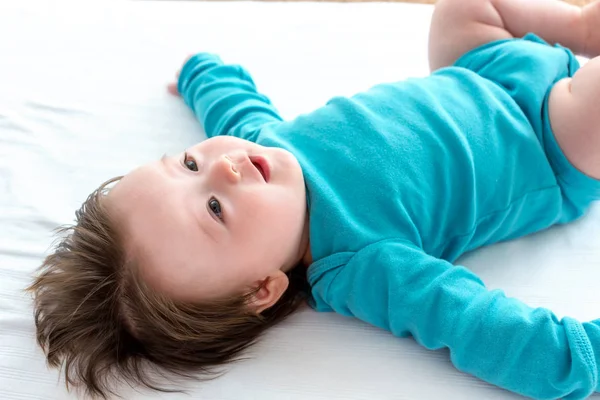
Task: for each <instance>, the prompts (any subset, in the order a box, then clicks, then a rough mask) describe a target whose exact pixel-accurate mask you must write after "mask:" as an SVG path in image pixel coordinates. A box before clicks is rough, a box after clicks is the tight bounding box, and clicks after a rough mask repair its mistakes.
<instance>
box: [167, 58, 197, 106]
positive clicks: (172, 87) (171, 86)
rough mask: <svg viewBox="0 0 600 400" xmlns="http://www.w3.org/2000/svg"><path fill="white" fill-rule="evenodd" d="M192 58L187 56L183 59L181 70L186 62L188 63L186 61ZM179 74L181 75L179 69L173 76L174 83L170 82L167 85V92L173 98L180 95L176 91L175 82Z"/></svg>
mask: <svg viewBox="0 0 600 400" xmlns="http://www.w3.org/2000/svg"><path fill="white" fill-rule="evenodd" d="M190 58H192V55H191V54H190V55H189V56H187V58H186V59H185V61H183V64H181V65H182V68H183V66H184V65H185V63H186V62H188V60H189V59H190ZM179 74H181V68H179V71H177V73H176V74H175V82H171V83H169V84H168V85H167V90H168V91H169V93H171V94H172V95H174V96H180V95H181V93H179V90H178V89H177V81H178V80H179Z"/></svg>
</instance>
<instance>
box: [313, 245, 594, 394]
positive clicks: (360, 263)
mask: <svg viewBox="0 0 600 400" xmlns="http://www.w3.org/2000/svg"><path fill="white" fill-rule="evenodd" d="M308 279H309V283H310V284H311V287H312V293H311V294H312V296H311V298H310V301H309V304H310V305H311V306H312V307H313V308H315V309H317V310H318V311H336V312H338V313H340V314H343V315H346V316H354V317H356V318H359V319H361V320H363V321H365V322H368V323H370V324H372V325H375V326H377V327H380V328H383V329H386V330H389V331H391V332H392V333H393V334H394V335H396V336H400V337H404V336H408V335H412V336H413V337H414V338H415V339H416V340H417V342H419V343H420V344H421V345H423V346H425V347H426V348H428V349H440V348H444V347H447V348H449V350H450V355H451V360H452V363H453V364H454V365H455V366H456V368H458V369H459V370H461V371H464V372H467V373H470V374H472V375H475V376H477V377H479V378H480V379H483V380H485V381H487V382H490V383H492V384H495V385H497V386H500V387H503V388H505V389H508V390H511V391H514V392H517V393H520V394H522V395H525V396H530V397H533V398H539V399H555V398H565V399H583V398H585V397H587V396H589V395H590V394H591V393H593V392H594V391H597V390H598V365H597V362H598V360H599V357H598V354H597V353H600V320H595V321H593V322H587V323H580V322H578V321H576V320H575V319H573V318H569V317H565V318H563V319H558V318H557V317H556V316H555V315H554V314H553V313H552V312H551V311H549V310H547V309H544V308H531V307H528V306H527V305H525V304H524V303H522V302H520V301H518V300H516V299H513V298H510V297H506V296H505V295H504V293H503V292H502V291H500V290H491V291H489V290H487V289H486V287H485V285H484V283H483V282H482V281H481V280H480V279H479V278H478V277H477V276H476V275H474V274H473V273H472V272H470V271H469V270H468V269H467V268H465V267H462V266H454V265H452V264H450V263H449V262H446V261H444V260H440V259H437V258H435V257H431V256H429V255H427V254H425V253H423V251H422V250H421V249H419V248H417V247H416V246H414V245H412V244H410V243H405V242H403V241H396V240H387V241H383V242H379V243H377V244H373V245H371V246H368V247H366V248H364V249H362V250H361V251H359V252H357V253H355V254H354V255H353V256H352V257H350V258H349V259H348V261H347V262H345V263H344V264H343V265H342V264H340V263H329V262H327V260H325V261H324V262H322V263H315V264H313V265H311V267H310V268H309V271H308Z"/></svg>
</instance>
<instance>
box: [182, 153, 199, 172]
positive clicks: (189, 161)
mask: <svg viewBox="0 0 600 400" xmlns="http://www.w3.org/2000/svg"><path fill="white" fill-rule="evenodd" d="M183 165H185V167H186V168H187V169H189V170H190V171H194V172H198V165H197V164H196V161H195V160H194V159H193V158H192V157H188V154H187V153H183Z"/></svg>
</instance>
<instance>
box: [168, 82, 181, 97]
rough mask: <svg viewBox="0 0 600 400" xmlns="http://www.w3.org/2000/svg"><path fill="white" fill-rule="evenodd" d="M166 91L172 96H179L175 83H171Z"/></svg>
mask: <svg viewBox="0 0 600 400" xmlns="http://www.w3.org/2000/svg"><path fill="white" fill-rule="evenodd" d="M167 90H168V91H169V93H171V94H172V95H174V96H179V90H177V82H171V83H169V84H168V85H167Z"/></svg>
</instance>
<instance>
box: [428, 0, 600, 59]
mask: <svg viewBox="0 0 600 400" xmlns="http://www.w3.org/2000/svg"><path fill="white" fill-rule="evenodd" d="M599 6H600V4H594V6H592V5H588V6H586V7H585V8H584V9H581V8H579V7H576V6H573V5H570V4H567V3H565V2H563V1H559V0H438V2H437V4H436V7H435V11H434V13H433V18H432V21H431V29H430V32H429V65H430V68H431V70H432V71H434V70H436V69H438V68H442V67H445V66H448V65H452V64H453V63H454V62H455V61H456V60H457V59H458V58H459V57H460V56H461V55H463V54H464V53H466V52H468V51H469V50H471V49H474V48H476V47H478V46H481V45H483V44H485V43H488V42H491V41H495V40H499V39H509V38H514V37H523V36H524V35H525V34H527V33H529V32H532V33H535V34H537V35H538V36H540V37H541V38H542V39H545V40H546V41H547V42H549V43H560V44H562V45H563V46H565V47H568V48H570V49H571V50H573V51H574V52H575V53H576V54H584V53H589V54H584V55H590V56H595V55H598V54H600V53H598V52H596V53H594V52H593V51H594V50H595V49H594V48H593V47H594V46H587V42H588V40H591V39H590V38H589V36H590V29H588V25H591V26H596V25H598V22H597V21H594V20H593V19H594V18H592V16H591V15H592V14H594V13H596V12H598V11H599V10H598V7H599ZM582 10H586V12H585V13H584V12H582ZM583 14H590V18H584V15H583ZM588 19H591V20H592V21H591V22H590V23H589V24H588V22H587V20H588ZM588 47H589V49H588ZM588 50H589V52H588Z"/></svg>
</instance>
